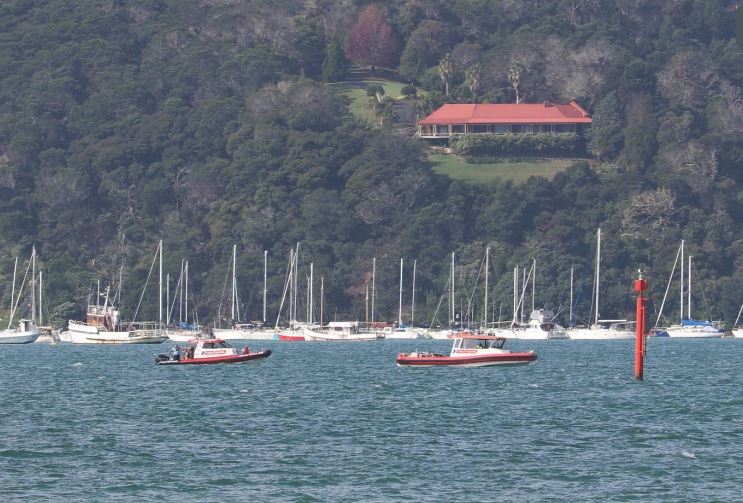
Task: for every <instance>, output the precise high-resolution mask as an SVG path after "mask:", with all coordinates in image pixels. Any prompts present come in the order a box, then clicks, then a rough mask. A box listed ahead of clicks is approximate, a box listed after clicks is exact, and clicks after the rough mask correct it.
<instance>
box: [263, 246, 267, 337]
mask: <svg viewBox="0 0 743 503" xmlns="http://www.w3.org/2000/svg"><path fill="white" fill-rule="evenodd" d="M267 293H268V250H264V251H263V323H266V295H267Z"/></svg>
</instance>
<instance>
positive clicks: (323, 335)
mask: <svg viewBox="0 0 743 503" xmlns="http://www.w3.org/2000/svg"><path fill="white" fill-rule="evenodd" d="M304 338H305V340H308V341H376V340H380V339H384V335H382V334H377V333H374V332H369V331H364V330H362V329H361V327H360V325H359V322H357V321H331V322H329V323H328V324H327V325H326V326H324V327H318V328H305V329H304Z"/></svg>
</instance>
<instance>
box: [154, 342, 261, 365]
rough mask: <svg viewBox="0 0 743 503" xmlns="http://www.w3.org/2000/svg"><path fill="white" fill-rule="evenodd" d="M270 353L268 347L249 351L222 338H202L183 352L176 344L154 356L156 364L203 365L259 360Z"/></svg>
mask: <svg viewBox="0 0 743 503" xmlns="http://www.w3.org/2000/svg"><path fill="white" fill-rule="evenodd" d="M270 355H271V350H270V349H262V350H260V351H251V350H250V349H249V348H248V347H247V346H245V347H244V348H243V349H242V350H239V351H238V349H237V348H235V347H233V346H231V345H230V344H228V343H227V342H225V341H224V340H222V339H203V340H196V341H193V342H192V343H191V344H189V346H187V347H186V348H185V349H184V350H183V352H181V351H180V348H178V346H176V348H175V351H171V352H170V353H162V354H159V355H156V356H155V364H157V365H204V364H214V363H241V362H247V361H251V360H260V359H262V358H267V357H268V356H270Z"/></svg>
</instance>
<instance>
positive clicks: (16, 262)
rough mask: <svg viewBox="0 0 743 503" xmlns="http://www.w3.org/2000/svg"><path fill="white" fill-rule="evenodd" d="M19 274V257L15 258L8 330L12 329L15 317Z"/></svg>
mask: <svg viewBox="0 0 743 503" xmlns="http://www.w3.org/2000/svg"><path fill="white" fill-rule="evenodd" d="M17 272H18V257H16V258H15V263H14V264H13V289H12V293H11V294H10V319H9V320H8V328H10V325H11V323H13V315H15V277H16V273H17Z"/></svg>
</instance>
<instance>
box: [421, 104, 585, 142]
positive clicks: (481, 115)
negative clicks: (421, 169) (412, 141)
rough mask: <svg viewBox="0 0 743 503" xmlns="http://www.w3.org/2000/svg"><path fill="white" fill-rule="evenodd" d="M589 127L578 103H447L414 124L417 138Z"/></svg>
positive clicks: (579, 129) (579, 131) (539, 131)
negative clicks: (416, 125) (416, 128)
mask: <svg viewBox="0 0 743 503" xmlns="http://www.w3.org/2000/svg"><path fill="white" fill-rule="evenodd" d="M589 124H591V116H590V115H588V112H586V111H585V110H584V109H583V108H582V107H581V106H580V105H578V103H576V102H575V101H571V102H570V103H568V104H567V105H561V104H556V103H550V102H549V101H545V102H544V103H518V104H513V103H509V104H501V103H497V104H465V103H447V104H446V105H443V106H441V107H440V108H439V109H437V110H436V111H434V112H433V113H432V114H431V115H429V116H428V117H426V118H425V119H422V120H419V121H418V136H419V137H420V138H450V137H451V136H454V135H459V134H481V133H489V134H533V133H581V132H582V130H583V128H585V127H586V126H588V125H589Z"/></svg>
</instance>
